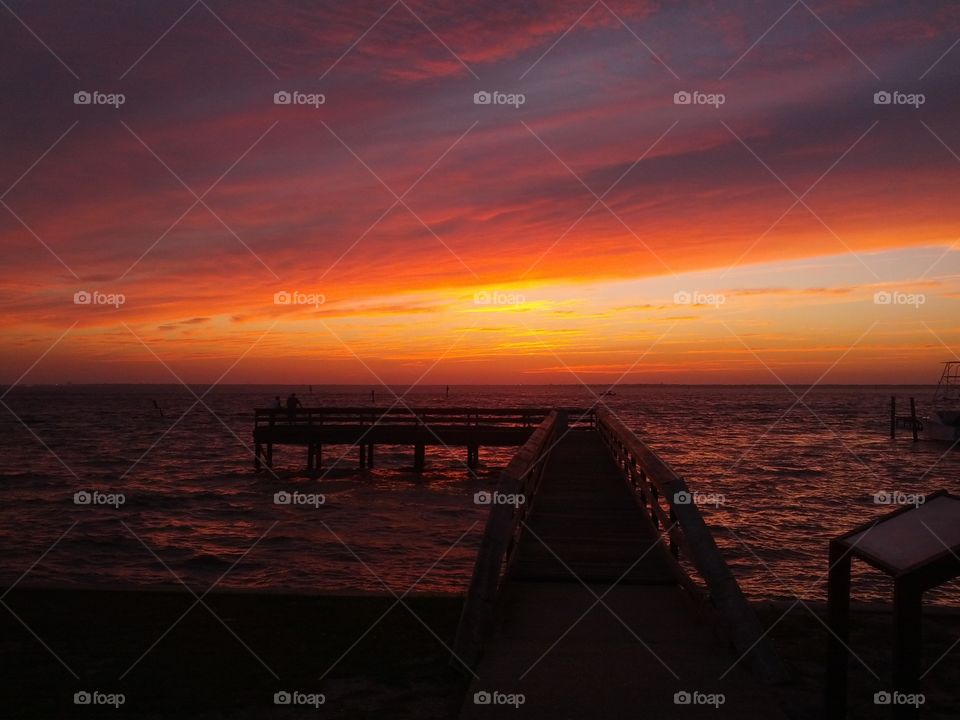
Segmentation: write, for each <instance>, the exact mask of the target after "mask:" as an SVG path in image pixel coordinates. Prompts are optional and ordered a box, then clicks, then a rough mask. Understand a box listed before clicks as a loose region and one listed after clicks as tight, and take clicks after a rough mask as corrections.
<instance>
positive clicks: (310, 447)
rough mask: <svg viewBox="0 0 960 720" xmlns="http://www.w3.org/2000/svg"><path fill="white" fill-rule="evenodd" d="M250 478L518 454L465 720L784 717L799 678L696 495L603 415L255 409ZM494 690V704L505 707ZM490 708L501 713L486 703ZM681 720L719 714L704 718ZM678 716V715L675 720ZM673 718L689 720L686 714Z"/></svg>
mask: <svg viewBox="0 0 960 720" xmlns="http://www.w3.org/2000/svg"><path fill="white" fill-rule="evenodd" d="M255 415H256V424H255V427H254V440H255V444H256V463H257V467H258V468H260V467H261V466H262V464H263V463H265V464H266V465H267V466H268V467H273V461H274V447H275V446H297V447H299V448H301V449H302V448H306V455H307V469H308V470H309V471H311V472H315V471H316V470H317V469H319V467H320V465H321V448H322V447H323V445H351V446H354V447H355V448H357V453H358V460H359V466H360V467H361V468H363V467H372V466H373V464H374V447H375V446H376V445H379V444H387V445H409V446H410V447H411V450H412V457H413V466H414V468H415V469H416V470H423V469H424V464H425V456H426V449H427V448H428V447H430V446H445V447H447V448H451V447H462V448H464V450H465V462H466V464H467V465H468V466H470V467H473V466H475V465H476V464H477V462H478V459H479V455H480V448H481V447H484V446H499V447H505V446H515V447H517V451H516V453H515V454H514V455H513V457H512V459H511V460H510V462H509V464H508V465H507V467H506V468H504V469H503V470H502V471H501V474H500V478H499V481H498V485H497V487H496V492H495V493H493V494H492V497H493V498H496V500H493V501H491V503H490V511H489V515H488V517H487V521H486V525H485V529H484V534H483V537H482V539H481V543H480V548H479V550H478V553H477V558H476V561H475V566H474V570H473V574H472V577H471V580H470V585H469V589H468V592H467V596H466V599H465V601H464V606H463V612H462V616H461V618H460V622H459V625H458V628H457V632H456V637H455V639H454V641H453V644H452V656H451V664H453V665H454V666H456V667H459V668H460V669H462V670H464V671H469V673H470V674H471V677H472V678H473V680H472V682H471V684H470V688H469V692H468V694H467V696H466V698H465V699H464V703H463V706H462V710H461V714H460V717H461V718H463V719H473V718H490V717H514V713H516V708H515V706H514V705H511V704H502V703H501V704H498V703H497V702H495V697H506V698H510V697H514V698H516V697H518V696H521V695H522V696H523V697H524V704H523V716H524V717H526V718H544V719H547V718H549V719H550V720H553V719H554V718H566V717H570V718H579V717H629V716H632V715H634V714H636V712H637V711H638V709H640V708H642V709H643V712H644V713H645V716H648V717H674V716H675V713H677V712H678V711H679V710H680V709H681V708H680V707H679V706H680V705H684V704H685V703H684V698H693V697H694V696H695V694H697V693H699V694H700V695H699V696H698V697H701V698H708V699H710V698H713V699H714V701H715V702H718V700H717V699H718V698H720V697H722V698H723V706H724V707H723V712H722V713H721V715H722V716H723V717H737V718H744V719H746V720H750V719H752V718H758V719H759V718H764V719H765V720H767V719H772V720H778V719H779V718H784V717H785V716H784V715H783V714H782V713H781V712H780V710H779V709H778V706H777V703H776V700H775V699H774V697H773V696H772V693H771V690H770V687H769V686H770V685H773V684H776V683H779V682H782V681H784V680H785V679H786V677H787V674H786V670H785V668H784V666H783V665H782V664H781V662H780V660H779V659H778V657H777V656H776V654H775V653H774V651H773V647H772V645H771V644H770V642H769V640H768V639H767V637H766V634H765V633H764V631H763V629H762V627H761V626H760V623H759V621H758V619H757V617H756V614H755V612H754V610H753V608H752V607H751V606H750V604H749V602H748V601H747V599H746V597H745V596H744V594H743V592H742V591H741V589H740V587H739V585H738V583H737V581H736V578H735V577H734V576H733V574H732V572H731V571H730V569H729V567H728V566H727V564H726V562H725V560H724V559H723V556H722V555H721V554H720V551H719V549H718V548H717V545H716V542H715V541H714V538H713V535H712V533H711V532H710V529H709V528H708V526H707V524H706V522H705V521H704V519H703V516H702V515H701V514H700V511H699V509H698V507H697V502H696V500H697V495H696V494H695V493H693V492H691V490H690V488H689V487H688V486H687V483H686V481H685V480H684V479H683V478H682V477H680V476H679V475H678V474H677V473H676V472H675V471H674V470H673V469H672V468H671V467H670V466H669V465H668V464H667V463H666V462H664V461H663V460H662V459H661V458H660V457H659V456H658V455H657V454H656V453H655V452H654V451H653V450H652V449H651V448H650V447H649V446H648V445H647V444H646V443H644V442H643V441H642V440H641V439H640V438H639V437H637V435H635V434H634V433H633V432H632V431H631V430H630V429H629V428H627V427H626V426H625V425H624V424H623V423H622V422H621V421H620V420H619V419H618V418H617V417H616V416H615V415H614V414H613V413H611V412H609V411H608V410H605V409H599V410H594V409H582V408H558V409H545V408H496V409H489V408H487V409H484V408H408V407H404V408H360V407H357V408H343V407H339V408H305V409H297V410H296V411H289V410H286V409H270V410H256V412H255ZM496 693H500V695H496ZM488 701H489V702H488ZM689 704H690V705H691V707H686V708H683V710H684V716H687V715H689V716H691V717H701V716H702V717H717V716H718V714H717V707H716V706H715V705H710V704H699V705H698V704H697V702H696V701H695V700H693V699H691V702H690V703H689ZM676 716H678V715H676ZM678 717H679V716H678Z"/></svg>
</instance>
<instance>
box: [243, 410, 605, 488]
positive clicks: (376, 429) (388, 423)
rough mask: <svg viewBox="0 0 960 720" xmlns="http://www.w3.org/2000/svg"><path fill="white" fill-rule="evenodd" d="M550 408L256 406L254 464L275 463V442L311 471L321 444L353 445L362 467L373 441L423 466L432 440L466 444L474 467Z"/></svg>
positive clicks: (523, 435) (516, 440)
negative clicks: (405, 452)
mask: <svg viewBox="0 0 960 720" xmlns="http://www.w3.org/2000/svg"><path fill="white" fill-rule="evenodd" d="M566 412H567V413H568V415H569V417H572V418H574V419H575V420H576V419H577V418H581V419H582V421H583V422H585V423H590V422H592V421H593V413H591V412H590V411H587V410H582V409H578V408H567V409H566ZM549 413H550V410H548V409H543V408H493V409H490V408H486V409H484V408H463V407H452V408H409V407H390V408H370V407H328V408H297V409H296V410H288V409H286V408H283V409H274V408H270V409H263V408H257V409H255V410H254V428H253V441H254V447H255V459H254V467H255V468H256V469H257V470H260V469H261V468H262V467H263V466H264V465H266V467H268V468H273V464H274V448H275V447H276V446H282V445H292V446H299V447H301V448H305V449H306V467H307V472H308V473H311V474H313V473H316V472H317V471H318V470H319V469H320V467H321V465H322V458H323V447H324V445H345V446H351V447H355V448H356V450H357V455H358V460H359V467H361V468H368V467H370V468H372V467H373V466H374V462H375V455H374V449H375V447H376V446H377V445H408V446H410V447H411V448H412V450H413V468H414V470H416V471H422V470H423V469H424V467H425V465H426V449H427V448H428V447H431V446H443V447H446V448H455V447H462V448H464V449H465V452H466V463H467V465H468V466H469V467H471V468H472V467H476V466H477V464H478V463H479V461H480V448H481V447H510V446H520V445H523V444H524V443H525V442H526V441H527V438H529V437H530V433H531V431H532V429H533V428H534V427H536V426H537V425H538V424H540V423H541V422H543V420H544V419H545V418H546V417H547V415H549Z"/></svg>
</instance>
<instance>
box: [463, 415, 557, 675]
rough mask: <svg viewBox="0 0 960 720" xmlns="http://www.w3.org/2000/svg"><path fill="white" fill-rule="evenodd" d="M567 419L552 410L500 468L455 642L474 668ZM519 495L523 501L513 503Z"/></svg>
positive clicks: (469, 664) (464, 660) (464, 659)
mask: <svg viewBox="0 0 960 720" xmlns="http://www.w3.org/2000/svg"><path fill="white" fill-rule="evenodd" d="M566 423H567V418H566V413H565V412H562V411H552V412H550V413H549V414H548V415H547V416H546V417H545V418H544V419H543V421H542V422H541V423H540V424H539V425H538V426H537V428H536V429H535V430H534V431H533V434H532V435H531V436H530V438H529V439H528V440H527V442H526V443H525V444H524V445H523V446H522V447H521V448H520V449H519V450H518V451H517V453H516V454H515V455H514V456H513V459H512V460H511V461H510V464H509V465H507V467H506V468H505V469H504V470H502V471H501V475H500V482H499V483H498V484H497V488H496V493H497V495H494V496H492V497H491V500H492V502H491V508H490V514H489V515H488V516H487V525H486V528H485V529H484V533H483V539H482V540H481V541H480V549H479V551H478V552H477V560H476V564H475V565H474V569H473V576H472V578H471V580H470V588H469V590H468V592H467V598H466V602H465V603H464V606H463V613H462V615H461V616H460V624H459V626H458V628H457V636H456V639H455V640H454V647H453V650H454V653H455V654H456V656H457V658H459V659H460V660H461V661H462V662H464V663H466V664H467V665H468V666H469V667H471V668H472V667H474V666H475V665H476V663H477V661H478V659H479V657H480V651H481V649H482V647H483V641H484V638H485V637H486V636H487V635H488V633H489V632H490V630H491V629H492V627H493V622H494V614H493V612H494V606H495V604H496V599H497V595H498V593H499V590H500V586H501V583H502V581H503V579H504V575H505V572H506V569H507V568H508V567H509V565H510V559H511V557H512V554H513V550H514V548H515V547H516V541H517V538H518V537H519V535H520V531H521V526H522V523H523V520H524V518H525V517H526V514H527V510H528V508H529V507H530V501H531V500H532V499H533V496H534V494H535V493H536V491H537V488H538V487H539V485H540V481H541V479H542V477H543V471H544V468H545V467H546V464H547V460H548V459H549V456H550V449H551V448H552V447H553V445H554V442H555V438H556V437H557V436H558V434H560V433H563V432H564V431H565V429H566ZM511 496H512V497H511ZM516 498H521V499H522V500H521V501H520V502H516V501H514V502H511V499H516Z"/></svg>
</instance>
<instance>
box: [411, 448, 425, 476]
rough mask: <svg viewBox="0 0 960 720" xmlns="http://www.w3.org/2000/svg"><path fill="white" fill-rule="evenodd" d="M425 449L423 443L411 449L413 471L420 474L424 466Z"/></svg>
mask: <svg viewBox="0 0 960 720" xmlns="http://www.w3.org/2000/svg"><path fill="white" fill-rule="evenodd" d="M426 454H427V453H426V447H425V446H424V445H423V443H417V444H416V445H414V447H413V469H414V470H415V471H417V472H422V471H423V467H424V465H425V464H426Z"/></svg>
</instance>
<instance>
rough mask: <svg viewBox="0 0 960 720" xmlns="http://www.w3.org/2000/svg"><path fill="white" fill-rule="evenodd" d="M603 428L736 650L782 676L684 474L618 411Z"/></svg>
mask: <svg viewBox="0 0 960 720" xmlns="http://www.w3.org/2000/svg"><path fill="white" fill-rule="evenodd" d="M597 430H598V431H599V433H600V435H601V437H602V439H603V441H604V443H605V444H606V446H607V447H608V448H609V450H610V452H611V454H612V455H613V458H614V460H615V461H616V462H617V465H618V466H619V467H620V469H621V471H622V472H623V474H624V478H625V479H626V481H627V483H628V484H629V486H630V487H631V488H633V490H634V492H635V493H636V499H637V501H638V502H639V503H640V504H641V505H642V506H643V507H644V508H645V509H646V511H647V513H648V514H649V516H650V518H651V519H652V520H653V523H654V525H655V526H656V527H657V528H658V529H659V530H660V531H661V532H663V533H666V535H667V537H668V541H669V547H670V551H671V552H672V554H673V555H674V557H678V556H679V555H680V554H681V553H682V554H683V555H684V556H685V558H686V559H688V560H689V561H690V562H691V563H692V564H693V566H694V568H696V571H697V573H698V574H699V576H700V578H701V579H702V581H703V583H704V584H705V585H706V587H707V592H708V594H709V597H710V601H711V603H712V604H713V606H714V607H715V608H716V609H717V611H718V612H719V614H720V617H721V618H722V620H723V621H724V623H725V625H726V626H727V627H728V630H729V633H730V639H731V641H732V643H733V645H734V648H735V649H736V651H737V652H738V653H739V654H740V655H742V656H745V658H746V660H747V661H748V662H749V664H750V666H751V669H752V670H753V672H754V674H756V675H757V676H758V677H760V678H762V679H764V680H766V681H768V682H780V681H782V680H783V679H785V677H786V670H785V669H784V667H783V665H782V663H781V662H780V660H779V658H778V657H777V655H776V653H775V652H774V651H773V647H772V646H771V645H770V643H769V641H768V640H767V638H766V637H765V635H764V633H763V629H762V627H761V626H760V621H759V620H758V619H757V615H756V613H755V612H754V610H753V608H752V607H751V606H750V603H749V602H748V601H747V599H746V596H745V595H744V594H743V591H742V590H741V589H740V586H739V584H738V583H737V580H736V578H735V577H734V576H733V573H732V572H731V571H730V568H729V567H728V566H727V563H726V561H725V560H724V559H723V556H722V555H721V554H720V550H719V549H718V548H717V544H716V542H715V541H714V539H713V535H712V533H711V532H710V529H709V528H708V527H707V524H706V522H704V519H703V516H702V515H701V514H700V510H699V509H698V508H697V504H696V502H695V499H696V495H695V494H694V493H692V492H691V491H690V489H689V488H688V487H687V483H686V482H685V481H684V479H683V478H682V477H680V476H679V475H677V473H676V472H675V471H674V470H673V468H671V467H670V466H669V465H668V464H667V463H666V462H664V461H663V460H662V459H661V458H660V457H659V456H658V455H657V454H656V453H655V452H654V451H653V450H651V449H650V448H649V447H647V445H646V444H645V443H644V442H643V441H642V440H641V439H640V438H638V437H637V436H636V435H635V434H634V433H633V432H632V431H631V430H630V429H629V428H628V427H627V426H626V425H624V424H623V422H622V421H621V420H620V419H619V418H618V417H616V416H615V415H614V414H613V413H611V412H609V411H607V410H600V411H599V412H598V413H597Z"/></svg>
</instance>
